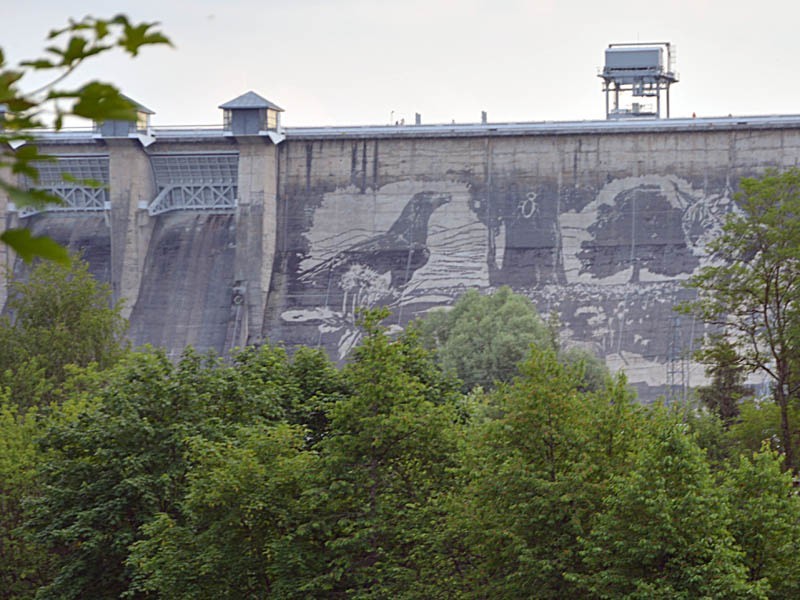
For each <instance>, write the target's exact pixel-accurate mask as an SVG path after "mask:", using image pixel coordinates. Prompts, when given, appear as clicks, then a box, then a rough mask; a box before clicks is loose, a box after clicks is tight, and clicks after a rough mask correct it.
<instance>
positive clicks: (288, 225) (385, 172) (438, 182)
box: [0, 118, 800, 399]
mask: <svg viewBox="0 0 800 600" xmlns="http://www.w3.org/2000/svg"><path fill="white" fill-rule="evenodd" d="M759 123H760V124H758V123H757V124H750V123H749V122H748V121H746V120H745V121H743V122H739V121H738V120H736V119H730V120H721V121H720V120H707V121H704V120H701V119H698V120H697V121H687V122H677V123H676V122H675V121H674V120H673V121H665V122H649V123H644V122H643V123H641V124H632V125H631V126H630V127H625V126H622V125H616V124H613V123H612V124H608V123H606V122H597V123H587V124H564V125H560V124H544V125H542V126H526V125H524V124H521V125H516V124H514V125H509V126H505V127H504V126H498V127H497V128H494V127H492V126H490V125H487V126H474V127H471V126H466V127H456V126H454V127H453V129H452V131H449V130H448V128H447V127H439V128H437V127H430V128H426V127H419V128H417V127H407V128H341V129H314V130H311V129H305V130H299V129H298V130H287V131H286V139H285V140H284V141H282V142H281V141H280V140H277V139H276V140H274V141H278V142H280V143H278V145H274V143H273V139H272V138H270V137H268V136H261V135H258V136H255V135H254V136H247V137H241V138H236V137H233V136H229V135H223V134H222V133H221V132H213V131H197V132H189V133H186V132H166V133H165V134H157V135H156V139H157V141H156V143H154V144H153V145H151V146H148V147H147V148H144V147H142V146H140V145H139V143H138V141H135V140H129V139H119V140H97V139H93V138H90V137H87V138H83V139H75V140H72V141H70V142H69V143H66V142H64V141H63V140H62V139H61V138H59V139H58V140H56V142H57V143H56V142H54V141H52V140H50V141H46V142H45V143H44V145H45V146H46V147H45V148H44V151H48V152H51V153H53V154H69V155H72V154H76V153H77V154H80V153H82V152H83V153H87V154H89V153H94V154H97V153H98V152H101V153H108V155H109V156H110V162H109V175H110V181H111V185H110V199H111V207H110V211H106V213H105V214H103V215H102V216H77V215H73V216H71V217H70V216H67V215H62V216H55V215H52V214H49V215H45V216H40V217H35V218H32V219H27V221H29V222H30V223H31V224H32V226H33V228H34V230H35V231H36V232H37V233H49V234H50V235H53V236H54V237H56V238H57V239H60V240H62V241H64V242H67V243H69V244H70V245H72V246H73V247H83V248H85V252H86V256H87V258H88V259H89V261H90V263H91V264H92V270H93V271H94V272H96V273H97V274H98V276H99V278H100V279H101V280H104V281H108V282H110V283H111V284H112V286H113V289H114V292H115V295H116V296H117V297H119V298H123V299H125V300H126V301H127V302H128V310H129V311H130V319H131V337H132V339H133V341H134V342H135V343H152V344H154V345H157V346H158V345H160V346H165V347H167V349H168V350H169V351H170V353H171V354H173V355H178V354H179V353H180V352H181V351H182V350H183V348H184V346H185V345H186V344H193V345H195V346H196V347H197V348H198V349H200V350H208V349H214V350H217V351H218V352H228V351H230V349H231V348H232V347H234V346H238V345H243V344H246V343H257V342H260V341H262V340H265V339H269V340H271V341H275V342H281V343H284V344H285V345H287V346H288V347H293V346H295V345H298V344H306V345H311V346H319V347H324V348H325V349H326V350H327V351H328V352H329V353H330V354H331V356H332V357H334V358H336V359H338V360H344V359H345V358H346V357H347V354H348V353H349V351H350V350H351V349H352V348H353V346H354V345H355V344H356V343H357V342H358V340H359V336H360V333H359V330H358V328H357V327H356V325H355V321H356V316H355V315H356V311H357V309H358V308H360V307H368V306H378V305H383V306H388V307H389V308H391V310H392V314H393V316H392V320H393V325H395V326H397V327H403V326H405V324H406V323H407V322H408V321H409V320H410V319H412V318H414V317H416V316H419V315H422V314H425V312H427V311H428V310H430V309H432V308H434V307H442V306H448V305H451V304H452V303H453V302H454V301H455V299H456V298H457V297H458V296H459V295H460V294H461V293H463V292H464V291H465V290H466V289H468V288H477V289H480V290H483V291H487V292H488V291H491V290H492V289H494V288H496V287H498V286H500V285H510V286H512V287H513V288H514V289H515V290H516V291H518V292H521V293H524V294H526V295H527V296H529V297H530V298H531V299H532V300H534V301H535V302H536V304H537V305H538V306H539V308H540V310H541V312H543V313H550V312H551V311H556V312H557V313H558V314H559V316H560V318H561V320H562V322H563V324H564V328H565V330H564V337H565V343H567V344H576V345H581V346H585V347H587V348H591V349H593V350H594V351H596V352H597V353H598V354H600V355H601V356H602V357H603V358H604V359H605V360H606V362H607V363H608V364H609V365H610V366H611V367H612V368H614V369H618V368H623V369H625V370H626V372H627V373H628V376H629V378H630V380H631V381H632V382H633V383H634V384H635V385H637V386H638V387H639V389H640V391H641V392H642V397H643V398H645V399H653V398H654V397H655V396H656V395H657V394H659V393H663V392H667V391H669V390H670V386H671V387H672V388H673V389H674V388H675V387H681V388H685V387H686V386H689V385H696V384H698V383H699V382H700V381H701V378H702V369H700V368H699V367H698V366H697V365H694V364H692V363H691V361H689V360H688V356H689V354H690V352H691V350H692V349H693V347H694V345H695V340H696V339H697V338H698V337H699V336H701V335H702V333H703V330H702V327H701V325H700V324H698V323H696V322H695V321H693V320H692V319H691V318H687V317H682V318H680V319H678V318H677V317H676V315H675V314H674V313H673V311H672V307H673V306H674V304H675V303H676V302H678V301H680V300H682V299H685V298H687V297H689V293H688V292H687V291H686V289H685V288H684V287H683V282H684V281H685V280H686V279H687V278H688V277H690V276H691V275H692V274H693V273H696V272H697V271H698V269H700V268H701V267H702V266H703V265H706V264H708V261H709V258H708V256H707V253H706V244H707V242H708V241H709V240H710V239H711V238H712V237H713V236H714V234H715V232H716V231H717V229H718V228H719V226H720V224H721V222H722V219H723V218H724V216H725V214H727V213H728V212H729V211H730V210H732V209H733V206H734V203H733V195H734V193H735V190H736V188H737V185H738V181H739V180H740V178H742V177H745V176H753V175H758V174H760V173H762V172H763V171H764V170H765V169H766V168H770V167H774V168H778V169H781V168H786V167H793V166H796V165H797V164H798V158H800V119H795V120H791V119H790V118H789V120H784V121H780V119H778V120H777V121H775V122H772V121H769V120H766V121H763V122H759ZM215 152H223V153H230V152H235V153H237V155H238V167H237V168H238V175H237V192H236V193H237V196H236V197H237V207H236V210H235V212H228V213H226V214H211V213H202V212H201V213H198V212H173V213H165V214H161V215H158V216H155V217H149V216H148V213H147V210H146V206H147V204H148V203H149V202H151V201H152V200H153V199H154V197H155V196H156V194H157V193H158V190H157V189H156V183H155V182H154V177H153V172H152V164H151V161H150V156H151V155H153V154H158V155H160V156H163V155H168V154H173V153H174V154H176V155H179V154H188V153H211V154H213V153H215ZM199 178H200V179H204V175H203V174H201V175H200V176H199ZM2 202H4V199H3V198H1V197H0V209H3V204H2ZM4 214H5V211H4ZM15 218H16V217H14V216H13V214H12V215H10V216H8V215H7V217H6V224H8V223H10V222H13V220H14V219H15ZM2 260H6V261H8V260H10V259H9V258H8V257H6V258H5V259H4V257H3V255H0V261H2ZM2 289H3V288H2V287H0V292H2Z"/></svg>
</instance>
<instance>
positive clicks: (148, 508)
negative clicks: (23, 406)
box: [28, 349, 284, 598]
mask: <svg viewBox="0 0 800 600" xmlns="http://www.w3.org/2000/svg"><path fill="white" fill-rule="evenodd" d="M264 353H265V354H267V355H268V354H269V353H270V350H269V349H265V350H264ZM255 362H256V363H259V362H260V363H262V364H263V363H269V362H270V361H269V360H268V359H267V360H263V361H255ZM243 372H244V370H242V371H237V370H236V369H234V368H232V367H226V366H224V365H223V364H221V362H220V361H219V360H217V359H214V358H213V357H201V356H197V355H196V354H194V353H192V352H187V353H186V354H185V355H184V357H183V359H182V360H181V361H180V363H179V364H178V365H177V366H173V365H172V364H171V363H170V361H169V360H167V358H166V357H165V356H164V355H163V354H160V353H156V354H132V355H130V356H128V357H126V358H125V359H124V360H123V361H122V362H121V363H120V364H119V365H117V366H116V367H114V368H113V369H112V370H111V371H110V373H108V374H107V375H106V384H105V386H104V387H103V388H102V389H101V390H100V391H99V393H98V397H97V400H96V402H95V403H94V404H92V405H89V406H88V407H87V409H86V410H85V411H84V412H82V413H81V414H80V416H79V418H77V419H76V420H74V421H71V422H68V423H65V424H60V425H56V426H54V427H52V428H51V429H50V431H48V433H47V435H46V436H45V437H44V439H43V445H42V447H43V449H44V450H45V451H47V452H48V453H49V455H48V460H47V461H46V463H45V464H43V465H42V467H41V476H42V480H43V483H44V488H43V494H42V496H41V497H40V498H38V499H37V500H36V502H35V503H34V513H33V516H32V518H31V519H30V521H29V523H28V526H29V528H30V529H31V530H32V531H33V532H34V533H35V535H36V539H37V540H38V541H40V542H41V543H42V544H44V545H46V546H47V547H48V548H50V549H51V550H52V551H53V552H54V553H55V554H56V555H57V556H58V573H57V576H56V577H55V579H54V580H53V581H52V582H51V583H50V584H49V585H48V586H47V587H46V588H45V589H44V590H43V591H42V593H43V595H44V597H58V598H61V597H67V598H78V597H84V598H85V597H89V598H112V597H113V598H116V597H119V596H120V594H122V593H126V591H127V590H128V589H129V588H130V585H131V577H132V572H131V567H129V566H127V565H126V561H127V558H128V553H129V549H130V547H131V545H132V544H133V543H134V542H136V541H138V540H139V539H141V537H142V534H141V532H140V528H141V527H142V526H143V525H145V524H146V523H147V522H149V521H150V520H151V519H152V518H153V517H154V516H155V515H156V514H159V513H168V514H171V513H174V512H175V511H176V509H177V507H178V506H179V504H180V502H181V501H182V499H183V495H184V491H185V486H186V477H187V473H188V470H189V467H190V460H191V456H190V455H191V453H190V449H191V448H192V445H191V443H196V442H191V440H193V439H194V438H196V437H202V438H205V439H208V440H209V441H211V442H213V441H216V440H221V439H224V437H225V436H226V435H227V434H229V433H230V432H233V431H236V429H237V427H238V426H239V425H241V424H242V423H245V422H248V423H271V422H274V421H275V420H276V419H278V418H280V417H282V413H281V408H280V405H279V403H278V402H277V400H276V398H275V393H274V392H275V391H276V389H277V388H279V387H280V384H278V385H271V384H272V382H273V380H277V381H282V380H283V378H284V374H283V373H281V372H278V373H275V374H271V373H269V372H266V371H264V372H262V373H260V374H259V380H258V381H259V383H260V385H259V388H261V390H263V391H260V392H259V393H257V394H255V393H252V391H253V390H254V389H255V384H256V381H254V380H253V379H249V378H248V379H249V380H248V381H242V377H243V374H242V373H243ZM132 597H138V596H136V595H135V594H134V595H133V596H132Z"/></svg>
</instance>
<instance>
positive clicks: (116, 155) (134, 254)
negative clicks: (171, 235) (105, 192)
mask: <svg viewBox="0 0 800 600" xmlns="http://www.w3.org/2000/svg"><path fill="white" fill-rule="evenodd" d="M107 144H108V150H109V152H108V155H109V165H108V170H109V182H110V184H109V197H110V200H111V223H110V225H111V227H110V229H111V290H112V292H113V295H114V300H115V301H117V300H120V299H121V300H123V301H124V305H123V310H122V316H123V317H125V318H126V319H127V318H129V317H130V315H131V311H132V310H133V306H134V305H135V304H136V300H137V298H138V296H139V288H140V286H141V282H142V273H143V270H144V263H145V258H146V257H147V247H148V245H149V243H150V235H151V234H152V232H153V222H152V219H151V218H150V217H149V215H148V214H147V210H146V208H144V207H146V206H147V204H148V203H150V202H151V201H152V200H153V198H155V196H156V191H155V178H154V177H153V172H152V168H151V166H150V159H149V157H148V156H147V154H146V153H145V152H144V149H143V148H142V146H141V144H140V143H139V141H138V140H131V139H113V138H112V139H108V140H107Z"/></svg>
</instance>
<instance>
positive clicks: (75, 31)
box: [0, 14, 172, 263]
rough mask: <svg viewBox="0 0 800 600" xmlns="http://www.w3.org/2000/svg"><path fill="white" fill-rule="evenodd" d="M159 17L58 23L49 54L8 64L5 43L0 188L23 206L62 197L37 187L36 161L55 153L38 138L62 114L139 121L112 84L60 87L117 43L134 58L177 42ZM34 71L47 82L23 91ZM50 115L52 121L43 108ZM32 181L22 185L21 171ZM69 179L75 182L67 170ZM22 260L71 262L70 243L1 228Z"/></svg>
mask: <svg viewBox="0 0 800 600" xmlns="http://www.w3.org/2000/svg"><path fill="white" fill-rule="evenodd" d="M157 28H158V23H133V22H131V21H130V20H129V19H128V17H127V16H125V15H121V14H120V15H117V16H115V17H113V18H111V19H97V18H95V17H88V16H87V17H84V18H83V19H81V20H80V21H75V20H70V21H69V24H68V25H67V26H66V27H63V28H61V29H55V30H53V31H51V32H50V34H49V35H48V40H49V42H50V45H49V46H47V47H46V48H45V50H44V52H45V55H44V56H43V57H40V58H35V59H32V60H24V61H22V62H20V63H19V65H18V66H16V67H10V66H9V65H8V64H7V62H6V59H5V53H4V52H3V50H2V48H0V105H3V107H4V108H5V115H4V119H3V121H2V122H0V170H3V171H5V172H6V173H8V174H10V177H6V178H5V179H0V190H1V191H2V192H5V193H6V194H7V195H8V197H9V199H10V200H12V201H13V202H14V203H15V204H16V205H17V206H19V207H26V206H29V207H36V208H41V207H43V206H46V205H48V204H60V203H61V200H60V199H59V198H58V197H57V196H54V195H52V194H49V193H47V192H44V191H42V190H37V189H28V188H29V187H33V188H35V184H36V182H37V181H38V179H39V170H38V169H37V166H36V165H37V163H41V162H43V161H47V160H54V159H53V157H50V156H47V155H44V154H40V153H39V151H38V149H37V147H36V146H35V145H34V144H33V143H34V142H35V140H36V133H37V131H40V130H42V129H46V128H47V127H48V126H52V128H53V129H55V130H56V131H59V130H61V129H62V128H63V126H64V119H65V118H67V117H70V116H76V117H82V118H86V119H91V120H93V121H106V120H110V119H113V120H126V121H134V120H136V109H135V107H134V106H133V105H132V104H131V103H130V101H129V100H127V99H126V98H125V97H124V96H123V95H122V94H121V93H120V91H119V89H117V87H115V86H114V85H113V84H111V83H107V82H102V81H90V82H88V83H85V84H83V85H80V86H78V87H61V86H62V84H63V83H64V82H65V81H66V80H67V78H68V77H69V76H70V75H72V74H73V73H74V72H75V71H76V70H77V69H78V67H80V66H81V65H82V64H83V63H84V62H85V61H86V60H88V59H90V58H93V57H96V56H99V55H101V54H104V53H107V52H111V51H114V50H117V51H121V52H123V53H126V54H129V55H130V56H132V57H136V56H138V54H139V51H140V50H141V49H142V48H143V47H145V46H152V45H168V46H172V43H171V42H170V40H169V38H167V37H166V36H165V35H164V34H163V33H161V32H160V31H159V30H158V29H157ZM32 72H45V73H46V74H47V75H49V76H50V80H49V81H48V82H47V83H46V84H44V85H43V86H41V87H39V88H37V89H35V90H33V91H30V92H25V91H24V90H22V89H21V87H20V82H21V81H22V79H23V78H24V77H25V76H26V75H28V74H30V73H32ZM51 113H52V114H53V115H54V116H53V120H52V123H51V124H48V123H47V122H46V121H45V115H47V114H51ZM21 177H24V178H26V179H27V180H28V181H30V182H32V183H33V185H32V186H27V185H22V184H21V183H20V178H21ZM65 180H67V181H74V180H72V179H69V176H67V175H65ZM0 241H2V242H3V243H5V244H7V245H8V246H9V247H10V248H11V249H12V250H14V251H15V252H16V253H17V254H19V256H20V257H22V258H23V260H26V261H30V260H32V259H33V258H34V257H37V256H38V257H41V258H47V259H50V260H56V261H58V262H61V263H68V262H69V254H68V252H67V250H66V249H65V248H63V247H61V246H60V245H58V244H57V243H55V242H54V241H53V240H51V239H49V238H47V237H44V236H33V235H31V233H30V232H29V231H28V230H27V229H26V228H16V229H8V230H6V231H5V232H4V233H3V234H2V235H0Z"/></svg>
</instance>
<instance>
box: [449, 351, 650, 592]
mask: <svg viewBox="0 0 800 600" xmlns="http://www.w3.org/2000/svg"><path fill="white" fill-rule="evenodd" d="M521 371H522V372H521V375H520V376H519V378H518V379H517V380H516V381H515V382H514V384H513V386H509V387H501V388H500V389H499V390H498V392H497V393H496V396H497V399H496V401H497V403H498V407H499V410H500V414H501V416H500V417H499V418H497V419H496V420H490V421H486V422H485V423H484V424H483V425H482V426H480V427H479V428H477V429H476V430H475V432H474V437H473V438H472V439H471V442H472V446H473V447H474V449H475V450H474V453H473V455H472V458H471V460H469V461H468V462H467V463H466V464H465V465H464V467H463V468H464V470H465V482H464V488H463V491H456V492H455V494H454V495H453V496H452V497H451V500H450V502H449V503H448V511H449V513H450V514H449V518H448V527H447V530H446V533H445V540H444V543H443V544H442V546H443V549H444V551H446V552H447V553H448V554H449V557H450V561H449V565H446V564H445V566H444V567H443V568H446V567H447V566H449V567H450V569H451V570H450V572H449V573H448V574H447V575H448V577H449V578H450V579H451V580H452V581H453V584H452V585H453V586H454V587H455V588H456V589H458V592H459V594H460V596H459V597H465V598H472V597H491V598H531V597H536V598H566V597H579V596H580V594H581V590H580V588H579V587H578V586H576V585H575V583H574V582H573V581H572V580H570V579H569V578H568V577H567V574H568V573H570V572H574V571H578V570H580V569H581V568H582V567H581V564H580V557H579V554H578V551H579V543H578V542H579V536H580V535H582V534H583V533H584V532H585V531H586V528H587V527H588V522H589V518H590V516H591V514H592V512H593V510H594V509H595V507H596V506H597V505H599V503H600V502H601V501H602V498H603V494H604V492H603V490H604V487H605V485H606V482H607V480H608V479H609V478H610V477H611V475H612V474H613V473H615V472H618V471H619V470H621V469H623V468H624V465H625V464H626V456H627V455H628V454H629V452H630V449H631V447H632V446H633V445H635V443H636V440H637V436H638V434H637V430H638V429H639V425H638V417H637V416H636V410H635V409H634V407H633V406H632V404H631V398H630V396H629V394H628V393H627V391H626V388H625V382H624V380H619V381H617V382H616V383H615V384H611V385H610V386H609V387H608V388H607V389H605V390H604V391H603V392H602V393H600V394H585V393H582V392H580V391H579V388H580V387H581V386H582V377H581V375H582V373H581V370H580V369H579V368H574V367H569V366H564V365H563V364H561V363H560V362H559V361H558V359H557V357H556V354H555V352H554V351H553V350H551V349H548V350H544V351H540V350H536V349H534V350H532V352H531V354H530V356H529V358H528V359H527V360H526V361H525V363H524V364H523V366H522V369H521Z"/></svg>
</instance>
